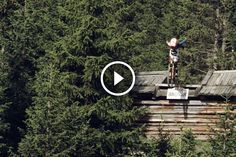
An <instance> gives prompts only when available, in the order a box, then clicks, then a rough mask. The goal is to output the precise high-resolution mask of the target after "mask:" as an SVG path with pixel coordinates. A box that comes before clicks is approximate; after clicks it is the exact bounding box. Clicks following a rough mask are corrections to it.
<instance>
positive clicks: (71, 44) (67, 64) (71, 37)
mask: <svg viewBox="0 0 236 157" xmlns="http://www.w3.org/2000/svg"><path fill="white" fill-rule="evenodd" d="M134 3H135V2H122V1H109V2H108V1H92V0H91V1H85V0H83V1H68V2H66V3H64V5H60V4H59V3H55V2H54V7H55V5H57V6H56V7H55V8H57V9H58V11H60V13H63V14H62V15H63V16H62V15H61V16H60V17H56V16H54V18H56V19H57V20H61V21H62V22H63V25H66V29H65V31H64V36H63V37H61V38H60V40H58V41H56V42H54V43H53V46H52V47H48V49H46V52H47V54H46V56H45V57H43V58H42V62H40V65H43V66H40V67H39V73H38V75H37V79H36V81H35V83H34V86H35V91H36V96H35V98H34V104H35V106H34V107H32V108H30V109H29V110H28V116H29V118H28V120H27V126H28V131H27V134H26V135H25V138H24V139H23V140H22V142H21V144H20V150H19V152H20V154H21V155H22V156H29V155H30V154H33V155H34V156H61V155H62V156H64V155H69V156H124V155H126V154H131V153H135V152H137V148H139V144H140V143H141V141H140V131H139V128H135V127H134V125H133V123H134V121H135V120H137V119H138V118H140V117H141V116H142V115H143V113H144V110H142V109H136V108H134V107H133V106H132V101H131V100H130V98H129V97H127V96H124V97H121V98H116V97H111V96H108V95H107V94H105V92H104V90H102V88H101V85H100V72H101V70H102V68H103V67H104V66H105V64H106V63H108V61H110V60H111V59H113V60H114V59H119V60H125V61H128V60H129V59H131V58H132V56H133V55H135V54H134V53H135V51H134V52H132V50H133V49H134V47H135V44H137V42H139V41H140V40H141V39H142V38H141V36H142V34H143V32H142V31H141V32H140V30H132V31H131V28H129V27H130V26H127V25H124V24H125V23H127V22H128V21H129V20H131V19H130V15H129V14H130V13H129V12H128V13H127V12H126V9H130V10H132V9H136V8H133V5H134ZM49 7H51V6H49ZM45 16H46V17H47V16H48V15H45ZM123 25H124V26H123ZM48 63H52V65H51V64H48ZM51 76H52V77H51ZM65 79H66V80H67V81H68V82H67V81H66V80H65ZM60 80H62V81H60ZM48 103H49V104H50V107H49V106H48ZM36 114H37V116H35V115H36ZM62 115H63V116H62ZM72 115H73V116H72ZM42 117H43V118H42ZM60 117H61V118H60ZM74 118H75V119H74ZM38 124H40V125H38ZM65 138H66V139H65ZM60 139H61V140H60ZM65 142H68V143H65Z"/></svg>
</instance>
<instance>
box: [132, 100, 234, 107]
mask: <svg viewBox="0 0 236 157" xmlns="http://www.w3.org/2000/svg"><path fill="white" fill-rule="evenodd" d="M185 102H188V105H209V106H212V105H214V106H215V105H218V106H226V105H227V104H226V103H224V102H222V101H201V104H200V102H199V101H191V100H190V101H189V100H187V101H175V100H135V101H134V104H140V105H176V106H177V105H181V104H183V103H185ZM228 104H229V105H235V106H236V102H229V103H228Z"/></svg>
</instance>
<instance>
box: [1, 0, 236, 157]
mask: <svg viewBox="0 0 236 157" xmlns="http://www.w3.org/2000/svg"><path fill="white" fill-rule="evenodd" d="M173 37H176V38H183V37H184V38H187V44H186V46H185V47H184V48H183V49H181V50H180V56H181V62H180V68H179V69H180V80H181V82H183V83H186V84H188V83H198V82H199V81H200V80H201V79H202V78H203V76H204V75H205V74H206V73H207V71H208V70H209V69H214V70H233V69H236V62H235V60H236V52H235V51H236V1H235V0H168V1H167V0H40V1H37V0H0V156H1V157H5V156H6V157H8V156H10V157H16V156H22V157H31V156H32V157H131V156H134V157H135V156H139V157H143V156H144V157H235V156H236V132H235V126H236V119H235V118H236V116H235V115H232V114H230V113H229V114H226V115H225V117H227V116H230V117H231V121H230V123H228V122H227V123H226V119H227V118H225V117H222V118H221V123H219V127H227V129H226V130H228V131H227V132H225V134H224V135H225V136H222V135H221V134H219V133H218V132H215V137H214V138H211V139H209V140H208V141H205V142H202V141H198V140H196V139H195V138H194V135H193V134H192V133H191V130H189V131H185V132H183V135H181V137H180V138H178V139H175V140H174V138H172V137H171V136H170V135H168V134H162V133H161V132H160V136H158V137H157V138H156V139H155V138H151V139H150V138H147V137H146V136H145V134H144V133H143V126H136V125H135V122H136V121H137V120H138V119H140V118H141V117H143V116H144V115H145V113H146V112H147V111H146V110H145V109H142V108H136V107H134V106H133V105H132V101H133V100H132V97H131V96H130V95H125V96H122V97H113V96H110V95H109V94H107V93H106V92H105V91H104V90H103V89H102V87H101V84H100V73H101V70H102V69H103V67H104V66H105V65H106V64H108V63H109V62H111V61H114V60H121V61H124V62H126V63H128V64H129V65H131V66H132V67H133V68H134V70H135V72H139V71H152V70H153V71H158V70H166V69H167V67H168V61H167V56H168V52H169V50H168V46H167V45H166V41H169V40H170V39H171V38H173Z"/></svg>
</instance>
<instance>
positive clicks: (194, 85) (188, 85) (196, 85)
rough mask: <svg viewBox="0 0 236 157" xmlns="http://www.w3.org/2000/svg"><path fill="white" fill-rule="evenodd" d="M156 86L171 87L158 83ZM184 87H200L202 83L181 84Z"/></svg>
mask: <svg viewBox="0 0 236 157" xmlns="http://www.w3.org/2000/svg"><path fill="white" fill-rule="evenodd" d="M156 86H159V87H169V86H168V84H163V83H162V84H156ZM181 87H183V88H198V87H201V85H198V84H193V85H190V84H187V85H183V86H181Z"/></svg>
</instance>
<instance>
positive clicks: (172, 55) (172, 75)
mask: <svg viewBox="0 0 236 157" xmlns="http://www.w3.org/2000/svg"><path fill="white" fill-rule="evenodd" d="M186 41H187V39H186V38H184V39H182V40H178V39H176V38H172V39H171V40H170V41H166V43H167V45H168V46H169V48H170V51H169V67H168V68H169V69H168V70H169V79H170V80H172V83H173V81H175V80H176V77H177V76H178V68H177V63H178V61H179V54H178V49H179V48H180V47H182V46H183V45H184V44H185V43H186ZM168 84H169V81H168Z"/></svg>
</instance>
